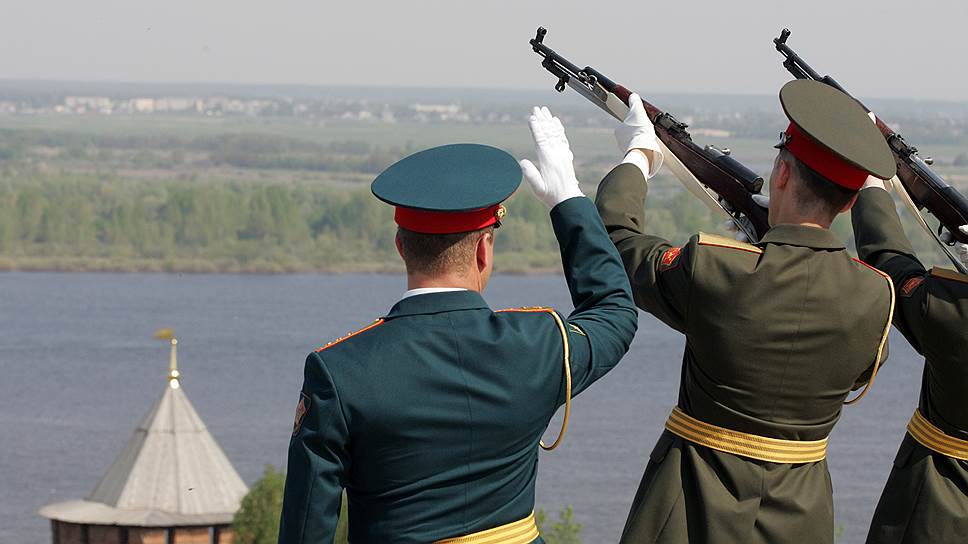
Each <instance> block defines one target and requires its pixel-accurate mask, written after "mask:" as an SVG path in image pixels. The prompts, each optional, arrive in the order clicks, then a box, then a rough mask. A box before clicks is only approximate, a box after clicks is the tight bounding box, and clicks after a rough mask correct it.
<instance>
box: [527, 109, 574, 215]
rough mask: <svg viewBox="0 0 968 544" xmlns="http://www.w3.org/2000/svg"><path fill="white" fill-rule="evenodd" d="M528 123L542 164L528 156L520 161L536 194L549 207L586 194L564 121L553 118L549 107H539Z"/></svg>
mask: <svg viewBox="0 0 968 544" xmlns="http://www.w3.org/2000/svg"><path fill="white" fill-rule="evenodd" d="M528 126H529V127H531V136H532V137H533V138H534V147H535V151H536V152H537V155H538V166H535V165H534V163H532V162H531V161H529V160H527V159H524V160H522V161H521V162H520V164H521V171H522V172H523V173H524V179H526V180H527V181H528V184H529V185H531V189H532V190H533V191H534V194H535V195H536V196H537V197H538V198H539V199H541V200H542V201H543V202H544V203H545V204H547V205H548V207H549V208H554V207H555V206H557V205H558V204H561V203H562V202H564V201H566V200H568V199H569V198H574V197H576V196H585V193H582V192H581V188H580V187H579V186H578V178H577V177H575V166H574V160H575V156H574V155H573V154H572V152H571V148H570V147H569V146H568V138H567V137H566V136H565V127H563V126H562V125H561V121H560V120H558V118H557V117H553V116H552V115H551V111H549V110H548V108H547V107H541V108H539V107H537V106H535V108H534V111H533V112H532V113H531V116H530V117H529V118H528Z"/></svg>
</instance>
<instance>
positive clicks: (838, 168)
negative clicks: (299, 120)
mask: <svg viewBox="0 0 968 544" xmlns="http://www.w3.org/2000/svg"><path fill="white" fill-rule="evenodd" d="M786 134H787V142H786V144H785V145H784V147H786V148H787V149H789V150H790V153H793V156H794V157H796V158H798V159H800V160H801V161H802V162H803V164H806V165H807V166H809V167H810V168H812V169H813V170H814V171H815V172H817V173H818V174H820V175H821V176H823V177H825V178H827V179H829V180H830V181H832V182H834V183H836V184H837V185H840V186H841V187H846V188H847V189H851V190H854V191H856V190H859V189H860V188H861V186H863V185H864V181H866V180H867V175H868V174H867V171H866V170H863V169H861V168H858V167H856V166H854V165H853V164H851V163H849V162H847V161H845V160H844V159H842V158H841V157H840V155H837V154H836V153H834V152H833V151H831V150H830V149H828V148H826V147H824V146H823V145H821V144H819V143H818V142H817V141H816V140H814V139H813V138H811V137H810V136H809V135H807V133H805V132H803V131H802V130H800V127H798V126H797V125H796V124H794V123H790V126H789V127H787V130H786Z"/></svg>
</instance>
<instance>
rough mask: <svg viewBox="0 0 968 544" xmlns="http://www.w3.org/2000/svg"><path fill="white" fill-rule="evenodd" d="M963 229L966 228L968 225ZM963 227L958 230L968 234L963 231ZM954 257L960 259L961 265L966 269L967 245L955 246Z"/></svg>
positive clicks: (967, 261)
mask: <svg viewBox="0 0 968 544" xmlns="http://www.w3.org/2000/svg"><path fill="white" fill-rule="evenodd" d="M965 227H968V225H966V226H965ZM965 227H961V229H960V230H961V231H962V232H964V233H965V234H968V232H966V231H965ZM955 255H956V256H957V257H958V258H959V259H961V264H963V265H965V266H966V267H968V244H955Z"/></svg>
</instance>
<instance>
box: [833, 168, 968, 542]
mask: <svg viewBox="0 0 968 544" xmlns="http://www.w3.org/2000/svg"><path fill="white" fill-rule="evenodd" d="M851 219H852V220H853V224H854V237H855V239H856V241H857V252H858V254H859V255H860V258H861V259H863V260H864V261H865V262H867V263H870V264H871V265H873V266H876V267H878V268H880V269H881V270H883V271H884V272H887V273H888V274H890V276H891V279H892V280H893V281H894V285H895V287H896V289H897V293H898V298H897V305H896V307H895V310H894V326H895V327H897V328H898V330H900V331H901V333H902V334H904V336H905V337H906V338H907V339H908V342H910V343H911V345H912V346H913V347H914V349H916V350H917V351H918V353H920V354H922V355H924V357H925V363H924V374H923V378H922V380H921V398H920V401H919V402H918V408H917V411H916V412H915V413H914V416H913V417H912V418H911V421H910V423H908V432H907V434H906V435H905V436H904V440H903V441H902V442H901V448H900V450H899V451H898V453H897V458H896V459H895V460H894V468H893V469H892V470H891V475H890V477H889V478H888V480H887V485H886V486H885V487H884V492H883V493H882V494H881V500H880V502H879V503H878V505H877V510H876V511H875V512H874V520H873V522H872V523H871V530H870V533H869V534H868V537H867V542H870V543H878V544H880V543H884V544H887V543H896V544H900V543H911V544H913V543H929V542H930V543H932V544H940V543H955V542H959V543H961V542H968V401H966V399H968V276H964V275H962V274H958V273H956V272H953V271H951V270H947V269H942V268H933V269H931V270H930V271H927V270H925V269H924V266H923V265H922V264H921V262H920V261H919V260H918V258H917V256H916V255H915V254H914V249H913V248H912V247H911V243H910V242H909V241H908V239H907V236H905V235H904V231H903V230H902V229H901V222H900V220H899V219H898V216H897V211H896V210H895V208H894V201H893V200H892V199H891V196H890V195H889V194H888V193H887V191H885V190H884V184H883V182H881V181H880V180H877V179H872V180H869V181H868V183H867V187H865V188H864V189H863V190H861V192H860V196H859V197H858V198H857V205H856V206H854V210H853V213H852V214H851ZM962 229H963V230H964V231H966V232H968V226H964V227H962ZM957 253H958V254H959V255H960V256H961V258H962V259H963V260H964V261H965V264H966V265H968V257H965V254H966V253H968V247H966V246H965V245H964V244H959V245H958V247H957Z"/></svg>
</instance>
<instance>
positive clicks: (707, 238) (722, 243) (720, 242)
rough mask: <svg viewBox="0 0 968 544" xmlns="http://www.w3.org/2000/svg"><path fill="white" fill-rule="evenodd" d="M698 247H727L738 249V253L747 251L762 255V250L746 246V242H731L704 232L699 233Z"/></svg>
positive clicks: (725, 238) (750, 245) (729, 239)
mask: <svg viewBox="0 0 968 544" xmlns="http://www.w3.org/2000/svg"><path fill="white" fill-rule="evenodd" d="M699 245H701V246H713V247H728V248H731V249H738V250H740V251H748V252H750V253H757V254H760V253H763V249H761V248H758V247H756V246H754V245H753V244H747V243H746V242H740V241H739V240H733V239H732V238H727V237H725V236H718V235H716V234H708V233H705V232H700V233H699Z"/></svg>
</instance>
